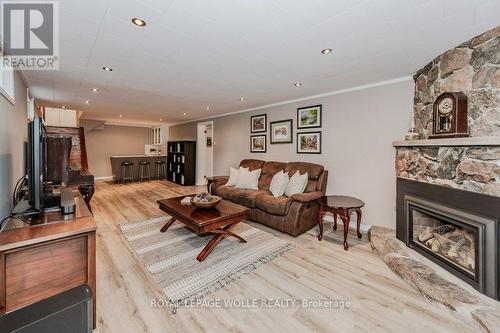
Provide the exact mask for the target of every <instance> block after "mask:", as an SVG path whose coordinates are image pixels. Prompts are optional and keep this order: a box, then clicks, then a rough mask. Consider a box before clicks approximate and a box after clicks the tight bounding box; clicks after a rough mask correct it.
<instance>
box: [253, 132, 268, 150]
mask: <svg viewBox="0 0 500 333" xmlns="http://www.w3.org/2000/svg"><path fill="white" fill-rule="evenodd" d="M250 152H251V153H265V152H266V135H265V134H264V135H252V136H250Z"/></svg>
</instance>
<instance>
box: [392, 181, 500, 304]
mask: <svg viewBox="0 0 500 333" xmlns="http://www.w3.org/2000/svg"><path fill="white" fill-rule="evenodd" d="M499 235H500V197H494V196H489V195H484V194H480V193H474V192H470V191H464V190H459V189H453V188H448V187H444V186H439V185H433V184H428V183H423V182H419V181H413V180H407V179H403V178H398V180H397V226H396V236H397V238H398V239H399V240H401V241H402V242H404V243H405V244H406V245H407V246H409V247H410V248H412V249H414V250H415V251H417V252H419V253H421V254H422V255H424V256H426V257H427V258H428V259H430V260H432V261H434V262H435V263H437V264H439V265H440V266H442V267H444V268H445V269H447V270H448V271H450V272H451V273H453V274H455V275H456V276H458V277H459V278H461V279H462V280H464V281H466V282H467V283H469V284H470V285H471V286H473V287H474V288H475V289H477V290H479V291H480V292H482V293H484V294H486V295H488V296H489V297H491V298H494V299H497V300H500V291H499V285H500V272H499V256H500V253H499V246H500V242H499V238H500V237H499Z"/></svg>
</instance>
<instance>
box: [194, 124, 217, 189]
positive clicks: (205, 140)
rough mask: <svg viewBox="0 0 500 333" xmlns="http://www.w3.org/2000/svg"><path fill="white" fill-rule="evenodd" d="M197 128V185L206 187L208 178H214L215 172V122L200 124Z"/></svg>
mask: <svg viewBox="0 0 500 333" xmlns="http://www.w3.org/2000/svg"><path fill="white" fill-rule="evenodd" d="M197 126H198V128H197V135H196V185H206V184H207V177H212V176H213V170H214V162H213V161H214V150H213V133H214V122H213V121H207V122H204V123H199V124H198V125H197Z"/></svg>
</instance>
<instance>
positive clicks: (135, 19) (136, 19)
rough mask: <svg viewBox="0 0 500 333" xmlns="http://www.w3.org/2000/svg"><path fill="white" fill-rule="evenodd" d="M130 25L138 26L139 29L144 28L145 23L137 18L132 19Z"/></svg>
mask: <svg viewBox="0 0 500 333" xmlns="http://www.w3.org/2000/svg"><path fill="white" fill-rule="evenodd" d="M132 23H133V24H135V25H137V26H139V27H145V26H146V21H144V20H143V19H140V18H138V17H134V18H133V19H132Z"/></svg>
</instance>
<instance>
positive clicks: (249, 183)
mask: <svg viewBox="0 0 500 333" xmlns="http://www.w3.org/2000/svg"><path fill="white" fill-rule="evenodd" d="M261 172H262V169H257V170H254V171H248V169H246V170H245V169H240V175H239V176H238V182H237V183H236V188H239V189H242V190H258V189H259V177H260V173H261Z"/></svg>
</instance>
